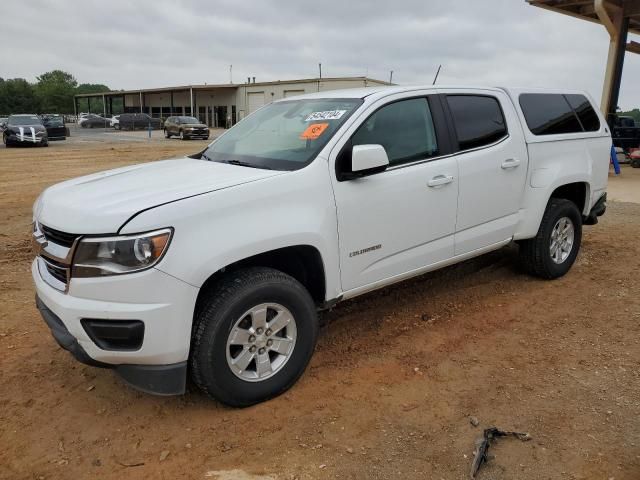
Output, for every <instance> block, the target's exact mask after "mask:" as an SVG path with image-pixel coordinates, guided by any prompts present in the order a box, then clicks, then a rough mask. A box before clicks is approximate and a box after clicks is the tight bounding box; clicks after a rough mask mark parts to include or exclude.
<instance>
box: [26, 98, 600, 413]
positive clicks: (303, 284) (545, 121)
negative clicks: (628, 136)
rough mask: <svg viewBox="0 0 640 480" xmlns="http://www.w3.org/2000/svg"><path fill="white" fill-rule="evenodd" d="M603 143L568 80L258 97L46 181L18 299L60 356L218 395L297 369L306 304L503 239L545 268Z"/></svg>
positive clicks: (260, 389) (287, 376)
mask: <svg viewBox="0 0 640 480" xmlns="http://www.w3.org/2000/svg"><path fill="white" fill-rule="evenodd" d="M610 149H611V137H610V134H609V129H608V126H607V124H606V123H605V121H604V119H603V117H602V116H601V115H600V114H599V113H598V111H597V109H596V108H594V105H593V102H592V101H591V100H590V99H589V97H588V96H587V95H586V94H584V93H581V92H567V91H547V90H545V91H532V90H526V91H525V90H516V89H500V88H446V87H381V88H370V89H353V90H344V91H334V92H320V93H317V94H312V95H305V96H300V97H294V98H287V99H284V100H281V101H277V102H274V103H271V104H269V105H267V106H265V107H263V108H261V109H259V110H258V111H256V112H255V113H254V114H252V115H250V116H249V117H247V118H246V119H244V120H243V121H242V122H240V123H239V124H238V125H236V126H235V127H233V128H232V129H230V130H229V131H227V132H226V133H225V134H224V135H223V136H221V137H219V138H218V139H217V140H215V141H214V142H213V143H211V144H210V145H209V146H208V147H207V148H206V149H205V150H204V151H202V152H200V153H198V154H195V155H192V156H190V157H186V158H180V159H175V160H166V161H159V162H155V163H149V164H143V165H135V166H132V167H126V168H120V169H116V170H111V171H108V172H103V173H98V174H95V175H89V176H86V177H82V178H78V179H75V180H69V181H66V182H63V183H60V184H58V185H54V186H52V187H50V188H48V189H47V190H45V191H44V193H43V194H42V195H41V196H40V197H39V198H38V200H37V201H36V203H35V205H34V217H33V218H34V229H33V241H34V246H35V249H36V253H37V257H36V259H35V261H34V262H33V268H32V273H33V279H34V281H35V285H36V290H37V304H38V307H39V309H40V310H41V313H42V315H43V317H44V319H45V321H46V322H47V324H48V325H49V327H50V328H51V330H52V333H53V335H54V337H55V338H56V340H57V341H58V342H59V343H60V344H61V345H62V346H63V347H64V348H65V349H67V350H69V351H70V352H71V353H73V354H74V355H75V356H76V357H77V358H78V359H79V360H81V361H83V362H86V363H89V364H92V365H97V366H102V367H110V368H114V369H115V371H116V372H117V373H119V374H120V375H121V376H122V377H123V378H124V379H125V380H126V381H127V382H129V383H130V384H132V385H133V386H135V387H137V388H139V389H142V390H144V391H148V392H153V393H158V394H179V393H182V392H184V390H185V383H186V379H187V374H188V373H190V374H191V377H192V378H193V380H194V381H195V383H196V384H197V385H198V386H199V387H200V388H201V389H202V390H204V391H205V392H207V393H208V394H209V395H211V396H213V397H215V398H217V399H219V400H220V401H222V402H224V403H226V404H229V405H235V406H246V405H251V404H253V403H256V402H260V401H262V400H265V399H268V398H271V397H274V396H276V395H278V394H280V393H282V392H283V391H285V390H286V389H288V388H289V387H290V386H291V385H293V384H294V383H295V381H296V380H297V379H298V378H299V377H300V375H302V373H303V371H304V369H305V367H306V365H307V363H308V362H309V359H310V357H311V355H312V352H313V350H314V346H315V343H316V337H317V332H318V316H317V312H318V310H321V309H326V308H329V307H331V306H332V305H334V304H335V303H337V302H339V301H340V300H344V299H348V298H352V297H355V296H356V295H360V294H362V293H365V292H369V291H371V290H374V289H376V288H380V287H383V286H385V285H389V284H392V283H395V282H399V281H401V280H404V279H406V278H409V277H412V276H415V275H420V274H422V273H424V272H427V271H430V270H434V269H437V268H440V267H443V266H446V265H451V264H453V263H456V262H460V261H462V260H465V259H468V258H471V257H474V256H477V255H481V254H483V253H486V252H489V251H491V250H496V249H498V248H500V247H502V246H504V245H506V244H508V243H510V242H513V241H515V242H518V243H519V244H520V253H521V257H522V263H523V265H524V267H525V269H526V270H527V271H529V272H530V273H532V274H535V275H538V276H541V277H544V278H548V279H552V278H556V277H559V276H561V275H564V274H565V273H566V272H567V271H568V270H569V268H570V267H571V265H572V264H573V262H574V260H575V258H576V255H577V254H578V250H579V248H580V239H581V234H582V225H583V224H594V223H596V222H597V217H598V216H599V215H601V214H602V213H604V210H605V199H606V195H605V191H606V186H607V176H608V166H609V155H610Z"/></svg>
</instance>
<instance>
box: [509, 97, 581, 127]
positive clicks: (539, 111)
mask: <svg viewBox="0 0 640 480" xmlns="http://www.w3.org/2000/svg"><path fill="white" fill-rule="evenodd" d="M520 108H522V113H523V114H524V118H525V120H526V122H527V126H528V127H529V130H531V133H533V134H534V135H558V134H562V133H582V131H583V130H582V125H581V124H580V120H578V116H577V115H576V113H575V112H574V111H573V108H572V107H571V105H570V104H569V101H568V100H567V99H566V98H565V97H564V95H561V94H555V93H523V94H522V95H520Z"/></svg>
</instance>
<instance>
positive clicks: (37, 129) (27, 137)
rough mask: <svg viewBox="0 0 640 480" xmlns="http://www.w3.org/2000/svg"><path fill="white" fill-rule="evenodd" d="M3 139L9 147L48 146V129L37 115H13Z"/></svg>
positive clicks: (9, 119)
mask: <svg viewBox="0 0 640 480" xmlns="http://www.w3.org/2000/svg"><path fill="white" fill-rule="evenodd" d="M2 141H3V142H4V144H5V145H6V146H7V147H12V146H14V145H37V146H39V147H48V146H49V138H48V137H47V130H46V129H45V128H44V125H42V122H41V121H40V118H39V117H38V116H37V115H11V116H9V118H8V119H7V126H6V127H5V129H4V131H3V132H2Z"/></svg>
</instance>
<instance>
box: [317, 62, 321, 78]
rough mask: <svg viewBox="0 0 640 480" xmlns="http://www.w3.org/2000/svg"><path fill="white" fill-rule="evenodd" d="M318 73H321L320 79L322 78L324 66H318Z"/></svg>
mask: <svg viewBox="0 0 640 480" xmlns="http://www.w3.org/2000/svg"><path fill="white" fill-rule="evenodd" d="M318 71H319V72H320V78H322V64H321V63H319V64H318Z"/></svg>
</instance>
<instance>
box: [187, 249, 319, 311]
mask: <svg viewBox="0 0 640 480" xmlns="http://www.w3.org/2000/svg"><path fill="white" fill-rule="evenodd" d="M247 267H268V268H273V269H275V270H278V271H281V272H283V273H286V274H287V275H290V276H291V277H293V278H295V279H296V280H297V281H298V282H300V283H301V284H302V285H303V286H304V287H305V288H306V289H307V290H308V291H309V294H310V295H311V298H313V300H314V302H315V303H316V305H318V306H323V305H324V304H325V298H326V290H327V284H326V274H325V266H324V261H323V259H322V255H321V254H320V251H319V250H318V249H317V248H316V247H314V246H311V245H293V246H287V247H282V248H277V249H274V250H269V251H266V252H262V253H258V254H255V255H252V256H250V257H247V258H243V259H240V260H237V261H235V262H233V263H230V264H228V265H226V266H224V267H223V268H220V269H219V270H217V271H216V272H214V273H213V274H211V275H210V276H209V277H208V278H207V279H206V280H205V282H204V283H203V285H202V287H201V288H200V292H199V293H198V298H197V300H196V309H195V311H196V312H197V311H198V306H199V305H200V303H201V302H202V300H203V299H204V298H205V297H206V296H207V295H209V294H210V293H211V292H212V291H213V290H214V289H215V288H216V285H217V283H218V281H219V280H220V279H221V278H222V277H223V276H224V275H225V274H227V273H228V272H230V271H233V270H238V269H242V268H247Z"/></svg>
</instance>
